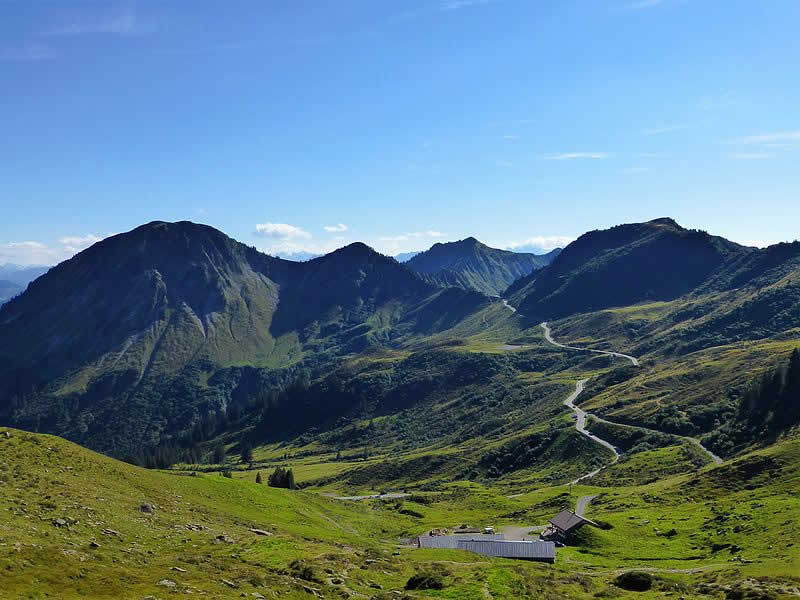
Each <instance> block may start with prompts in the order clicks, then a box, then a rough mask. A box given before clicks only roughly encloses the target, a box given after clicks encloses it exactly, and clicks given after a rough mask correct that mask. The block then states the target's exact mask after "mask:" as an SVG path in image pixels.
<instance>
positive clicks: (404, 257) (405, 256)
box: [394, 250, 421, 263]
mask: <svg viewBox="0 0 800 600" xmlns="http://www.w3.org/2000/svg"><path fill="white" fill-rule="evenodd" d="M420 252H421V251H419V250H418V251H417V252H401V253H400V254H395V255H394V259H395V260H396V261H397V262H401V263H404V262H408V261H409V260H411V259H412V258H414V257H415V256H416V255H417V254H419V253H420Z"/></svg>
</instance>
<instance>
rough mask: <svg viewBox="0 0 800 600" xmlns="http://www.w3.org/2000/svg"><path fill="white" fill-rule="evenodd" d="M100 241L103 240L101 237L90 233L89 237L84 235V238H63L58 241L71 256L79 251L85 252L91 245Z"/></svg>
mask: <svg viewBox="0 0 800 600" xmlns="http://www.w3.org/2000/svg"><path fill="white" fill-rule="evenodd" d="M102 239H103V238H102V237H100V236H98V235H94V234H91V233H90V234H89V235H84V236H68V237H63V238H61V239H60V240H58V241H59V242H61V243H62V244H63V245H64V249H65V250H66V251H67V252H71V253H72V254H77V253H78V252H80V251H81V250H85V249H86V248H88V247H89V246H91V245H92V244H96V243H97V242H99V241H101V240H102Z"/></svg>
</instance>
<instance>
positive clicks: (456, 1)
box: [439, 0, 498, 10]
mask: <svg viewBox="0 0 800 600" xmlns="http://www.w3.org/2000/svg"><path fill="white" fill-rule="evenodd" d="M497 1H498V0H443V1H442V3H441V4H439V8H440V9H441V10H459V9H462V8H468V7H470V6H478V5H480V4H493V3H494V2H497Z"/></svg>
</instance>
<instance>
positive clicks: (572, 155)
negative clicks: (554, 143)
mask: <svg viewBox="0 0 800 600" xmlns="http://www.w3.org/2000/svg"><path fill="white" fill-rule="evenodd" d="M609 156H610V154H608V152H563V153H561V154H547V155H545V156H543V157H542V158H543V159H544V160H575V159H580V158H589V159H594V160H600V159H604V158H609Z"/></svg>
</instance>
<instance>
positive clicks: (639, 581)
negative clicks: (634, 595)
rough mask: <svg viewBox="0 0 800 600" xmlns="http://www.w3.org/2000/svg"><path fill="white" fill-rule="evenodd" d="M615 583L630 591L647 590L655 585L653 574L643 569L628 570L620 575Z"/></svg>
mask: <svg viewBox="0 0 800 600" xmlns="http://www.w3.org/2000/svg"><path fill="white" fill-rule="evenodd" d="M614 585H616V586H617V587H620V588H622V589H623V590H628V591H629V592H646V591H647V590H649V589H650V588H651V587H653V576H652V575H650V573H645V572H643V571H628V572H627V573H622V574H620V575H618V576H617V578H616V579H615V580H614Z"/></svg>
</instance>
